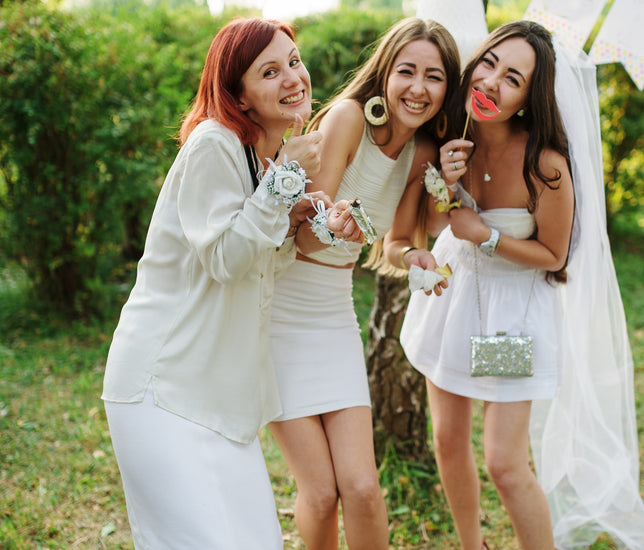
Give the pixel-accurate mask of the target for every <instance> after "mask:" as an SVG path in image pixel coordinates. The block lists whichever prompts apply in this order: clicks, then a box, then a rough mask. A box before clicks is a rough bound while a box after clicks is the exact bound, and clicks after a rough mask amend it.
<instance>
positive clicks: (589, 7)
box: [524, 0, 606, 50]
mask: <svg viewBox="0 0 644 550" xmlns="http://www.w3.org/2000/svg"><path fill="white" fill-rule="evenodd" d="M605 3H606V0H575V1H573V2H562V1H561V0H532V2H530V5H529V6H528V9H527V10H526V12H525V15H524V18H525V19H529V20H530V21H536V22H537V23H540V24H541V25H543V26H544V27H546V29H548V30H550V31H552V32H554V33H555V34H556V35H557V36H559V37H560V38H561V39H563V40H564V41H565V42H566V43H567V44H569V45H570V46H571V47H572V48H574V49H575V50H581V49H582V48H583V46H584V44H585V43H586V40H588V37H589V36H590V33H591V31H592V30H593V27H594V26H595V22H596V21H597V18H598V17H599V15H600V14H601V11H602V9H603V7H604V4H605Z"/></svg>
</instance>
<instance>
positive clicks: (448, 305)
mask: <svg viewBox="0 0 644 550" xmlns="http://www.w3.org/2000/svg"><path fill="white" fill-rule="evenodd" d="M479 214H480V215H481V217H482V218H483V220H484V221H485V223H486V224H487V225H489V226H490V227H494V228H495V229H497V230H498V231H499V232H500V233H502V234H505V235H508V236H512V237H515V238H518V239H527V238H528V237H530V236H531V235H532V233H533V232H534V228H535V222H534V217H533V215H532V214H531V213H529V212H528V211H527V210H526V209H522V208H499V209H493V210H488V211H482V212H479ZM432 253H433V254H434V256H435V258H436V261H437V262H438V264H439V265H444V264H445V263H449V265H450V267H451V268H452V270H453V275H452V277H450V279H449V286H448V288H447V289H445V290H444V291H443V294H442V295H441V296H436V295H434V294H431V295H430V296H427V295H426V294H425V293H424V292H423V291H420V290H419V291H416V292H414V293H412V296H411V299H410V301H409V305H408V308H407V312H406V315H405V319H404V322H403V325H402V328H401V333H400V343H401V344H402V347H403V349H404V351H405V354H406V355H407V358H408V359H409V362H410V363H411V364H412V366H413V367H414V368H415V369H417V370H418V371H420V372H421V373H423V374H424V375H425V376H426V377H427V378H428V379H429V380H431V381H432V383H433V384H434V385H436V386H438V387H439V388H441V389H443V390H446V391H448V392H450V393H453V394H456V395H462V396H465V397H470V398H474V399H482V400H485V401H491V402H510V401H525V400H534V399H548V398H552V397H553V396H554V394H555V391H556V388H557V378H558V372H559V368H560V363H561V359H560V348H561V346H560V337H561V336H560V333H561V327H560V318H561V311H560V304H559V297H558V290H557V286H556V285H555V284H554V283H550V282H548V281H547V280H546V278H545V272H543V271H535V270H534V269H532V268H527V267H523V266H520V265H518V264H515V263H512V262H509V261H507V260H505V259H503V258H501V257H499V256H492V257H488V256H486V255H485V254H483V253H481V252H480V251H479V250H478V248H477V247H475V246H474V245H473V244H472V243H471V242H469V241H465V240H461V239H457V238H456V237H455V236H454V235H453V233H452V231H451V229H450V227H447V228H445V229H444V230H443V231H442V232H441V234H440V235H439V237H438V238H437V240H436V243H435V245H434V247H433V249H432ZM477 262H478V279H479V288H480V298H481V316H482V323H481V322H480V320H479V310H478V305H477V283H476V267H477ZM533 281H534V286H533ZM531 289H532V290H531ZM528 300H529V304H528ZM481 324H482V326H481ZM499 331H503V332H506V333H507V334H510V335H513V334H521V333H523V334H525V335H530V336H532V337H533V363H534V375H533V376H531V377H500V376H483V377H472V376H471V375H470V336H472V335H479V334H496V333H497V332H499Z"/></svg>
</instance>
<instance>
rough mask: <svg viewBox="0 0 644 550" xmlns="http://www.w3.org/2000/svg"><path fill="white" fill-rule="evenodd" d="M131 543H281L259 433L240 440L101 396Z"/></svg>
mask: <svg viewBox="0 0 644 550" xmlns="http://www.w3.org/2000/svg"><path fill="white" fill-rule="evenodd" d="M105 411H106V413H107V420H108V424H109V428H110V435H111V437H112V444H113V446H114V453H115V455H116V459H117V461H118V465H119V469H120V471H121V477H122V479H123V488H124V490H125V500H126V504H127V512H128V517H129V520H130V527H131V530H132V538H133V539H134V546H135V547H136V548H137V550H143V549H145V550H185V549H192V548H204V549H206V548H207V549H208V550H268V549H270V550H281V549H282V548H283V541H282V535H281V529H280V525H279V521H278V518H277V511H276V508H275V499H274V497H273V491H272V487H271V483H270V479H269V477H268V472H267V470H266V464H265V462H264V457H263V455H262V450H261V446H260V443H259V440H258V439H257V438H256V439H255V441H254V442H253V443H251V444H249V445H242V444H240V443H236V442H233V441H230V440H229V439H226V438H225V437H224V436H222V435H220V434H218V433H217V432H214V431H212V430H210V429H208V428H205V427H203V426H200V425H199V424H196V423H194V422H191V421H189V420H186V419H184V418H181V417H180V416H177V415H175V414H173V413H171V412H168V411H166V410H164V409H161V408H160V407H157V406H156V405H155V404H154V397H153V394H152V392H151V390H149V389H148V391H147V393H146V396H145V399H144V400H143V402H141V403H113V402H109V401H106V402H105Z"/></svg>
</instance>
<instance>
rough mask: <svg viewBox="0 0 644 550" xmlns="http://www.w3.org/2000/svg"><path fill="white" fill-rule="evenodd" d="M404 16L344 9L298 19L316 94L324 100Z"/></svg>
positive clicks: (299, 37) (303, 52)
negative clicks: (374, 44)
mask: <svg viewBox="0 0 644 550" xmlns="http://www.w3.org/2000/svg"><path fill="white" fill-rule="evenodd" d="M401 17H402V13H401V12H398V11H387V10H374V11H369V12H363V11H358V10H355V9H353V10H350V9H342V10H336V11H330V12H326V13H324V14H318V15H314V16H310V17H305V18H300V19H296V20H295V22H294V23H295V26H296V28H297V29H299V31H298V33H297V42H298V47H299V49H300V54H301V55H302V59H303V60H304V63H305V64H306V66H307V68H308V70H309V73H310V74H311V82H312V85H313V97H314V98H315V99H317V100H318V101H321V102H324V101H325V100H326V99H328V98H329V97H330V96H331V95H332V94H333V93H334V92H336V91H337V90H338V89H339V88H340V87H341V85H342V84H344V83H345V82H346V81H347V80H348V78H349V77H350V74H351V72H352V71H354V70H355V69H356V67H358V66H359V65H361V64H362V63H363V62H364V61H366V60H367V58H368V57H369V54H370V53H371V50H370V49H369V48H368V46H369V45H370V44H372V43H373V42H374V41H375V40H377V39H378V38H379V37H380V36H381V35H382V34H383V33H384V32H385V31H386V30H387V29H388V28H389V27H390V26H391V25H392V24H393V23H395V22H396V21H398V20H399V19H400V18H401Z"/></svg>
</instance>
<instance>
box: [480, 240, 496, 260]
mask: <svg viewBox="0 0 644 550" xmlns="http://www.w3.org/2000/svg"><path fill="white" fill-rule="evenodd" d="M479 248H480V249H481V252H483V254H487V255H488V256H491V255H492V253H493V252H494V243H493V242H490V241H485V242H484V243H481V246H480V247H479Z"/></svg>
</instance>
